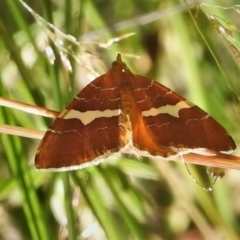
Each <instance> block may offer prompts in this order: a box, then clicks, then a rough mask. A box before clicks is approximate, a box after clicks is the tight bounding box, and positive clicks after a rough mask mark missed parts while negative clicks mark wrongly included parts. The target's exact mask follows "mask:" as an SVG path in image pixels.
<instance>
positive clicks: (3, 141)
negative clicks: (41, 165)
mask: <svg viewBox="0 0 240 240" xmlns="http://www.w3.org/2000/svg"><path fill="white" fill-rule="evenodd" d="M208 2H209V4H210V5H195V4H196V3H195V2H194V3H191V4H189V5H187V4H186V2H185V1H174V0H168V1H157V0H152V1H144V0H131V1H129V0H123V1H114V0H108V1H100V0H99V1H93V0H88V1H86V0H82V1H79V0H70V1H50V0H44V1H41V0H35V1H25V3H26V4H28V5H23V2H22V1H20V0H19V1H16V0H7V1H1V8H0V36H1V37H0V69H1V75H0V96H1V97H4V98H7V99H11V100H16V101H20V102H24V103H28V104H32V105H37V106H42V107H46V108H50V109H54V110H61V109H63V108H64V106H66V104H68V103H69V102H70V101H71V99H73V97H74V96H75V95H76V94H77V93H78V92H79V90H80V89H81V88H82V87H83V86H84V85H86V84H87V83H88V82H89V81H91V80H92V79H94V78H95V77H96V76H99V75H100V74H103V73H105V72H106V71H107V70H108V69H109V68H110V66H111V62H112V61H113V60H115V59H116V55H117V52H121V53H122V57H123V60H124V61H125V62H127V64H128V66H129V67H130V69H131V70H132V71H133V72H134V73H138V74H140V75H144V76H148V77H150V78H153V79H155V80H157V81H159V82H161V83H162V84H164V85H166V86H167V87H169V88H171V89H173V90H174V91H176V92H178V93H179V94H181V95H182V96H184V97H186V98H187V99H188V100H190V101H191V102H194V103H196V104H197V105H199V106H200V107H201V108H203V109H205V110H206V111H207V112H209V113H210V115H212V116H213V117H214V118H215V119H217V120H218V121H219V122H220V123H221V124H222V125H223V126H224V127H225V128H226V129H227V130H228V131H229V133H230V134H231V135H232V136H233V138H234V139H235V140H236V143H237V145H238V146H239V143H240V137H239V136H240V134H239V133H240V123H239V113H240V108H239V106H240V105H239V95H240V87H239V61H240V58H239V46H238V43H239V33H238V29H237V26H236V25H237V23H238V19H239V6H237V5H234V4H238V1H236V0H235V1H231V4H232V5H231V6H229V5H228V6H226V5H224V6H223V5H221V6H218V5H220V4H222V1H217V0H216V1H208ZM224 4H225V3H224ZM27 6H29V7H30V9H29V8H26V7H27ZM194 6H195V7H194ZM31 9H32V11H31ZM131 33H134V35H132V34H131ZM50 123H51V120H49V119H47V118H43V117H40V116H36V115H33V114H28V113H24V112H22V111H19V110H13V109H11V108H5V107H0V124H8V125H12V126H21V127H24V128H26V129H36V130H43V131H45V130H46V129H47V128H48V126H49V125H50ZM196 137H197V136H196ZM38 144H39V140H36V139H30V138H23V137H18V136H11V135H8V134H0V212H1V217H0V226H1V228H0V238H1V239H6V240H8V239H9V240H20V239H34V240H48V239H61V240H62V239H69V240H73V239H89V240H94V239H97V240H104V239H109V240H123V239H129V240H130V239H136V240H146V239H147V240H157V239H159V240H160V239H217V240H218V239H239V234H240V233H239V218H240V209H239V204H238V203H239V197H240V195H239V191H240V189H239V184H238V183H239V181H240V177H239V176H240V175H239V172H237V171H236V170H229V171H227V174H226V176H225V177H224V178H223V179H221V180H220V181H218V182H217V184H216V185H215V187H214V190H213V192H205V191H204V190H203V189H202V188H201V187H199V186H198V185H197V184H196V183H195V182H194V181H193V180H192V178H191V176H190V175H189V173H188V172H187V171H186V167H185V165H184V164H182V163H181V162H172V161H171V162H166V161H154V160H151V159H147V158H142V159H140V160H137V159H135V158H134V157H132V156H117V157H116V156H113V157H112V158H111V159H109V160H107V161H105V162H104V163H102V164H100V165H98V166H91V167H89V168H86V169H83V170H79V171H71V172H61V173H53V172H38V171H36V170H35V168H34V156H35V153H36V149H37V146H38ZM236 154H238V155H240V153H239V150H238V152H236ZM189 168H190V171H191V174H192V175H193V176H194V177H195V178H196V179H197V181H199V182H201V184H202V185H204V186H206V187H208V186H210V185H211V181H212V180H211V177H209V176H208V175H207V173H206V168H205V167H200V166H191V165H189Z"/></svg>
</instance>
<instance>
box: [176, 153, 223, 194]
mask: <svg viewBox="0 0 240 240" xmlns="http://www.w3.org/2000/svg"><path fill="white" fill-rule="evenodd" d="M180 157H181V159H182V162H183V163H184V165H185V167H186V169H187V171H188V173H189V175H190V177H191V178H192V180H193V181H194V182H195V183H196V184H197V185H198V186H199V187H201V188H202V189H203V190H204V191H206V192H211V191H212V190H213V186H214V185H215V183H216V181H217V179H218V178H219V176H214V179H213V182H212V184H211V186H210V187H204V186H203V185H202V184H201V183H200V182H199V181H197V179H196V178H195V177H194V176H193V175H192V173H191V171H190V170H189V168H188V166H187V164H186V162H185V160H184V158H183V156H182V154H180Z"/></svg>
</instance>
